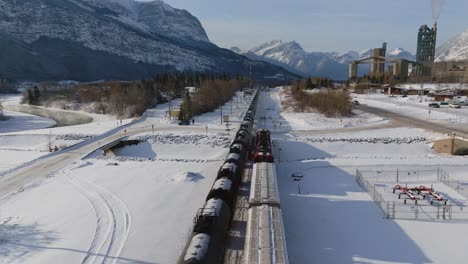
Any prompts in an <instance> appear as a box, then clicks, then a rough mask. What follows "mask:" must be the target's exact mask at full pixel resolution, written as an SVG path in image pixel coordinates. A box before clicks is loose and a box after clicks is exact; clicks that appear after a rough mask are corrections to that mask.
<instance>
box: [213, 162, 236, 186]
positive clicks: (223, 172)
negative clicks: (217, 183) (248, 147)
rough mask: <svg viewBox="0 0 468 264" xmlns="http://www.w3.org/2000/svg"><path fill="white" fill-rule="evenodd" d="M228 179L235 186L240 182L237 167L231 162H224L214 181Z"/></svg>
mask: <svg viewBox="0 0 468 264" xmlns="http://www.w3.org/2000/svg"><path fill="white" fill-rule="evenodd" d="M221 178H228V179H229V180H231V181H232V182H233V183H234V185H235V186H237V184H238V183H239V181H240V169H239V167H238V166H237V165H236V164H234V163H231V162H225V163H224V164H223V165H222V166H221V168H219V171H218V175H217V177H216V179H217V180H218V179H221Z"/></svg>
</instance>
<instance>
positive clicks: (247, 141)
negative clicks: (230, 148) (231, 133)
mask: <svg viewBox="0 0 468 264" xmlns="http://www.w3.org/2000/svg"><path fill="white" fill-rule="evenodd" d="M232 144H242V145H243V146H244V147H245V148H247V147H248V146H249V145H250V139H249V138H246V137H243V136H236V137H235V138H234V141H233V142H232Z"/></svg>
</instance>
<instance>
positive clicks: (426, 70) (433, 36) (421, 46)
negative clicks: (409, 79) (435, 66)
mask: <svg viewBox="0 0 468 264" xmlns="http://www.w3.org/2000/svg"><path fill="white" fill-rule="evenodd" d="M436 40H437V23H434V26H433V28H429V27H428V26H427V25H423V26H421V27H420V28H419V32H418V46H417V49H416V63H417V65H416V74H417V75H418V76H431V68H432V63H434V59H435V51H436Z"/></svg>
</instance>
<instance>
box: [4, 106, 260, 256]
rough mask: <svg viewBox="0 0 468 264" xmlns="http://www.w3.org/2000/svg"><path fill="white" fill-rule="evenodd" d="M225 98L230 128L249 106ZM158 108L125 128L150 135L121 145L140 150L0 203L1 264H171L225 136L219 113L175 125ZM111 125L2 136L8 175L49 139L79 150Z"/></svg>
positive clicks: (95, 158) (86, 163)
mask: <svg viewBox="0 0 468 264" xmlns="http://www.w3.org/2000/svg"><path fill="white" fill-rule="evenodd" d="M234 100H235V101H233V102H234V103H233V104H232V106H233V112H232V115H231V112H230V107H231V103H230V102H228V103H227V104H226V105H225V106H224V107H223V111H228V113H229V114H230V120H231V122H233V123H234V124H233V127H232V129H234V126H237V125H238V123H239V122H240V120H241V117H242V113H244V112H245V111H246V108H247V107H248V105H249V103H250V100H251V98H244V99H243V101H242V100H241V98H239V103H237V100H238V98H235V99H234ZM172 104H173V105H177V104H180V101H178V100H175V101H174V102H172ZM237 105H238V106H239V107H237ZM167 108H168V105H167V104H166V105H160V106H158V107H156V108H155V109H152V110H149V111H148V113H146V114H145V115H144V117H143V118H142V119H141V120H140V121H139V122H137V123H135V124H134V125H133V126H132V127H138V128H151V126H152V125H154V127H155V129H156V130H157V131H155V133H145V134H139V135H134V136H131V137H130V139H140V140H142V141H143V142H142V143H140V144H138V145H133V146H128V147H124V148H121V149H117V150H114V151H113V153H112V155H107V156H103V154H102V152H101V151H96V152H95V153H93V155H90V156H88V158H85V159H84V160H81V161H77V162H75V163H74V164H71V165H70V166H69V167H67V168H65V169H62V170H61V171H59V172H58V173H55V174H53V175H50V176H49V177H48V178H47V179H45V180H43V181H40V182H37V183H35V184H34V185H33V186H30V187H25V188H24V189H22V190H21V191H20V192H18V193H15V194H13V195H10V196H7V197H4V198H3V199H1V200H0V222H1V223H4V225H3V226H2V228H1V230H0V231H1V232H0V235H1V237H2V238H4V239H2V240H1V241H2V242H0V243H3V244H2V246H3V248H5V251H4V252H5V253H4V254H3V255H2V257H1V258H0V263H97V262H99V263H101V262H103V263H175V262H176V259H177V258H178V256H179V254H180V252H181V250H182V248H183V246H184V245H185V242H186V239H187V235H188V232H189V230H190V229H191V227H192V224H193V217H194V216H195V214H196V211H197V210H198V208H200V207H201V206H202V204H203V202H204V199H205V197H206V195H207V193H208V190H209V188H210V187H211V185H212V183H213V182H214V179H215V177H216V174H217V170H218V169H219V167H220V166H221V164H222V163H223V162H224V159H225V157H226V155H227V153H228V147H229V145H230V142H231V140H232V137H233V133H230V134H228V133H226V131H225V126H224V125H220V124H218V122H220V119H219V115H220V110H217V111H216V112H214V113H206V114H204V115H202V116H199V117H195V120H196V123H195V125H190V126H179V125H177V124H174V123H177V122H175V121H170V120H168V119H165V114H166V111H167ZM225 109H229V110H225ZM119 125H120V123H119ZM206 126H208V127H209V129H208V131H206V129H205V127H206ZM103 127H106V129H103ZM114 127H116V121H109V122H102V123H101V126H98V125H97V124H86V125H80V126H73V127H63V128H53V129H46V130H45V131H43V130H34V131H29V132H23V133H14V134H8V135H5V134H4V135H0V145H2V146H5V148H8V149H6V150H5V153H6V154H8V155H11V156H12V159H11V160H10V161H9V162H12V164H9V167H8V168H10V167H12V166H13V164H20V163H23V162H26V161H29V160H30V159H24V160H20V161H18V162H14V158H13V157H14V156H15V155H14V153H22V152H24V153H28V154H30V153H32V154H31V155H37V156H40V155H41V154H42V153H43V152H41V151H42V149H43V148H44V143H48V140H49V138H50V137H51V136H50V135H51V134H52V135H53V136H54V137H55V136H56V137H58V139H56V140H62V141H67V140H70V141H74V140H75V141H76V142H79V141H80V140H84V139H85V138H86V137H90V136H96V135H97V134H99V133H102V132H103V131H107V130H108V129H112V128H114ZM129 129H130V128H129ZM51 131H52V133H51ZM76 142H75V143H76ZM2 143H4V144H2ZM46 145H47V144H46ZM1 151H2V150H1V149H0V155H1V154H2V153H1ZM44 153H46V152H44ZM16 155H20V154H16ZM37 156H35V157H37ZM32 158H34V157H31V159H32ZM1 169H2V168H1V167H0V170H1ZM28 208H31V209H28Z"/></svg>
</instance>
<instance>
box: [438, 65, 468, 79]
mask: <svg viewBox="0 0 468 264" xmlns="http://www.w3.org/2000/svg"><path fill="white" fill-rule="evenodd" d="M432 76H433V77H435V78H436V80H437V81H438V82H446V83H456V82H459V83H467V82H468V61H442V62H434V63H433V65H432Z"/></svg>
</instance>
